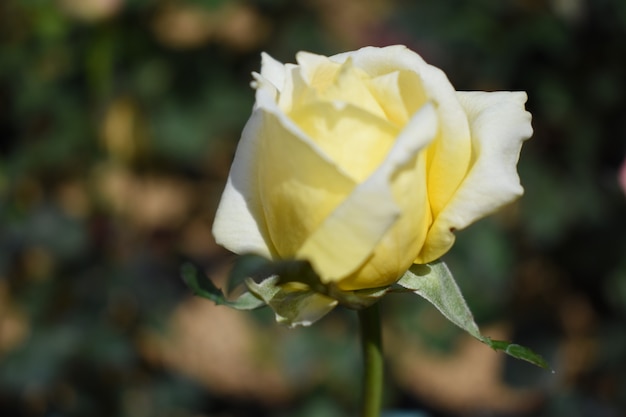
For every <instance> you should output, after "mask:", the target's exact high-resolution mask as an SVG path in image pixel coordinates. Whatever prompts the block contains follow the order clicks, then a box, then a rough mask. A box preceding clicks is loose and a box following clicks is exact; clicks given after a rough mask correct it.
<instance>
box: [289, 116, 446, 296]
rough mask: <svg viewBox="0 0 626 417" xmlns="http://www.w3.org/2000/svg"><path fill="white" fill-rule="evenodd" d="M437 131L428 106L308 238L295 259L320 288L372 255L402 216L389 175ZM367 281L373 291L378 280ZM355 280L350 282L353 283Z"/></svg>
mask: <svg viewBox="0 0 626 417" xmlns="http://www.w3.org/2000/svg"><path fill="white" fill-rule="evenodd" d="M436 131H437V118H436V116H435V111H434V109H433V106H432V105H426V106H424V108H423V109H422V110H421V111H420V112H418V113H417V114H416V115H415V116H414V117H413V118H412V120H411V122H410V123H409V124H408V125H407V127H406V128H405V130H404V131H403V132H402V133H401V134H400V136H399V137H398V139H397V140H396V142H395V144H394V146H393V148H392V149H391V151H390V152H389V154H388V155H387V158H386V159H385V161H384V162H383V163H382V164H381V165H380V167H379V168H378V170H376V172H374V173H373V174H372V175H371V176H370V177H369V178H368V179H367V180H366V181H365V182H363V183H361V184H360V185H359V186H358V187H357V188H356V189H355V190H354V192H353V193H352V194H351V195H350V196H348V197H347V198H346V200H345V201H343V202H342V203H341V205H340V206H339V207H337V209H336V210H335V211H334V212H333V213H332V214H331V215H329V216H328V217H327V218H326V220H325V221H324V222H323V223H322V224H321V226H320V227H319V228H318V229H317V230H315V232H314V233H313V234H311V235H310V236H309V237H308V239H307V240H306V242H305V243H304V245H303V246H302V248H301V249H300V250H299V251H298V255H297V256H298V258H301V259H307V260H309V261H310V262H311V264H312V265H313V268H314V269H315V270H316V271H317V273H318V274H319V275H320V277H321V279H322V281H323V282H324V283H329V282H339V281H341V280H342V279H344V278H346V277H347V276H348V275H350V274H351V273H352V272H354V271H355V270H356V269H357V268H359V267H360V266H361V265H362V264H363V263H364V262H365V261H366V260H367V259H368V258H369V257H370V256H371V255H372V253H373V251H374V250H375V248H376V246H377V244H378V243H379V242H380V240H381V239H382V238H383V237H384V236H385V234H386V233H387V232H388V231H389V230H390V228H391V227H392V226H393V224H394V223H395V222H396V220H397V219H398V218H399V216H400V215H401V214H402V212H401V209H400V207H399V206H398V205H397V204H396V202H395V198H394V197H395V196H394V190H393V189H392V185H391V179H392V176H393V175H395V174H396V173H397V172H398V171H399V170H400V169H401V168H402V167H403V166H404V165H405V164H407V163H409V162H410V161H412V160H414V158H415V157H416V155H417V154H418V153H419V152H420V150H422V149H424V148H425V147H426V146H427V145H428V143H429V142H430V141H431V140H432V138H433V137H434V135H435V132H436ZM415 192H419V190H415ZM418 215H419V214H418ZM407 267H408V265H407ZM402 272H403V271H402ZM400 273H401V272H400ZM368 278H369V281H368V283H367V285H366V286H365V287H361V288H367V287H375V286H377V284H378V282H379V281H377V279H372V278H373V277H368ZM396 278H397V276H392V277H389V276H384V277H380V278H378V279H379V280H390V279H391V280H392V281H393V279H396ZM356 280H357V279H356V278H354V277H353V279H352V281H354V282H356ZM342 288H344V287H343V286H342ZM344 289H349V288H344Z"/></svg>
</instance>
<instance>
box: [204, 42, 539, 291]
mask: <svg viewBox="0 0 626 417" xmlns="http://www.w3.org/2000/svg"><path fill="white" fill-rule="evenodd" d="M296 61H297V64H282V63H280V62H278V61H276V60H275V59H273V58H272V57H270V56H269V55H267V54H263V56H262V67H261V72H260V74H254V78H255V81H254V83H253V85H254V87H255V88H256V103H255V105H254V109H253V111H252V115H251V117H250V119H249V121H248V123H247V124H246V127H245V129H244V131H243V134H242V138H241V141H240V143H239V146H238V148H237V151H236V155H235V159H234V162H233V165H232V168H231V171H230V174H229V177H228V182H227V185H226V188H225V190H224V193H223V195H222V199H221V202H220V204H219V207H218V210H217V214H216V218H215V223H214V228H213V232H214V235H215V238H216V240H217V242H218V243H219V244H221V245H223V246H224V247H225V248H227V249H229V250H231V251H233V252H235V253H238V254H246V253H253V254H258V255H262V256H264V257H266V258H268V259H274V260H282V259H296V260H304V261H307V262H309V263H310V265H311V266H312V268H313V270H314V271H315V273H316V274H317V275H318V276H319V279H320V281H321V283H323V284H324V285H327V286H331V287H334V288H337V289H338V290H340V291H354V290H363V289H371V288H378V287H384V286H389V285H392V284H394V283H395V282H396V281H397V280H398V279H399V278H400V277H401V276H402V275H403V274H404V273H405V272H406V271H407V270H408V269H409V268H410V267H411V266H412V265H413V264H415V263H417V264H427V263H429V262H432V261H435V260H437V259H439V258H440V257H441V256H442V255H444V254H445V253H446V252H447V251H448V250H449V249H450V247H451V246H452V245H453V243H454V239H455V237H454V231H455V230H460V229H463V228H465V227H466V226H468V225H469V224H471V223H473V222H474V221H476V220H478V219H480V218H482V217H484V216H485V215H487V214H490V213H492V212H493V211H495V210H497V209H498V208H500V207H501V206H503V205H505V204H507V203H509V202H511V201H512V200H514V199H515V198H517V197H518V196H520V195H521V194H522V192H523V189H522V187H521V185H520V181H519V177H518V174H517V169H516V165H517V161H518V158H519V153H520V149H521V146H522V142H523V141H524V140H525V139H527V138H528V137H530V135H531V134H532V128H531V124H530V121H531V116H530V113H528V112H527V111H525V109H524V104H525V102H526V94H525V93H523V92H461V91H455V89H454V87H453V86H452V85H451V84H450V82H449V80H448V78H447V77H446V75H445V74H444V73H443V72H442V71H441V70H440V69H438V68H436V67H434V66H432V65H429V64H427V63H426V62H425V61H424V60H423V59H422V58H421V57H420V56H419V55H417V54H416V53H415V52H412V51H411V50H409V49H407V48H406V47H404V46H399V45H397V46H389V47H384V48H375V47H366V48H363V49H360V50H357V51H353V52H347V53H342V54H339V55H334V56H331V57H325V56H321V55H315V54H312V53H307V52H300V53H298V54H297V56H296Z"/></svg>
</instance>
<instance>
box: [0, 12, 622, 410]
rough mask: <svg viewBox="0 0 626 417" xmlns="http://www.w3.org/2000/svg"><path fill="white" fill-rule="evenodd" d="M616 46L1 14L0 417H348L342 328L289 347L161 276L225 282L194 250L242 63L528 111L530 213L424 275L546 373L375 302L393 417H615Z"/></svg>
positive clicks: (218, 182) (283, 20) (487, 33)
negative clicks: (348, 60)
mask: <svg viewBox="0 0 626 417" xmlns="http://www.w3.org/2000/svg"><path fill="white" fill-rule="evenodd" d="M625 40H626V2H624V1H620V0H593V1H584V0H551V1H550V0H502V1H487V0H478V1H472V2H468V1H460V0H445V1H444V0H439V1H431V2H427V1H400V0H395V1H394V0H387V1H384V0H377V1H363V2H359V1H356V0H342V1H335V0H309V1H288V0H250V1H219V0H213V1H210V0H180V1H174V0H172V1H166V0H155V1H148V0H128V1H124V0H59V1H50V0H3V1H2V2H1V3H0V48H1V49H0V138H1V139H0V414H1V415H3V416H55V417H56V416H96V417H97V416H129V417H142V416H168V417H169V416H176V417H178V416H180V417H186V416H189V417H191V416H224V417H226V416H330V417H333V416H344V415H355V410H356V408H357V403H358V397H359V381H360V372H361V363H360V352H359V347H358V343H357V336H358V335H357V329H356V322H355V317H354V313H353V312H351V311H346V310H341V309H339V310H337V311H335V312H333V313H332V314H331V315H329V316H328V317H326V318H324V319H323V320H321V321H320V322H319V323H317V324H316V325H315V326H313V327H311V328H307V329H297V330H289V329H286V328H283V327H280V326H278V325H276V324H275V323H274V321H273V317H272V314H271V312H269V311H267V310H262V311H260V312H254V313H244V312H236V311H232V310H229V309H228V308H226V307H216V306H214V305H213V303H211V302H209V301H207V300H203V299H197V298H193V297H191V295H190V292H189V290H188V289H187V288H186V287H185V286H184V284H183V283H182V281H181V280H180V278H179V274H178V270H179V267H180V265H181V262H182V261H183V260H184V259H193V260H195V261H196V262H198V263H199V264H201V265H203V266H205V267H206V271H207V273H208V274H209V275H210V276H211V277H213V278H214V279H215V281H216V282H217V283H218V285H223V281H224V277H225V274H226V272H227V270H228V269H229V268H230V265H231V264H232V260H233V257H232V255H229V254H228V253H227V252H226V251H224V250H223V249H220V248H218V247H217V246H216V245H215V243H214V242H213V238H212V236H211V234H210V228H211V223H212V216H213V213H214V210H215V207H216V204H217V199H218V198H219V195H220V193H221V191H222V188H223V184H224V181H225V178H226V175H227V173H228V168H229V165H230V161H231V159H232V155H233V152H234V147H235V145H236V143H237V140H238V138H239V134H240V132H241V130H242V127H243V125H244V123H245V121H246V119H247V117H248V116H249V114H250V108H251V106H252V103H253V98H254V97H253V91H252V90H251V89H250V87H249V82H250V80H251V76H250V72H251V71H255V70H258V68H259V65H260V52H261V51H267V52H269V53H270V54H272V55H273V56H274V57H276V58H277V59H279V60H281V61H283V62H293V60H294V58H293V57H294V54H295V53H296V52H297V51H298V50H309V51H312V52H317V53H322V54H332V53H337V52H343V51H346V50H352V49H356V48H359V47H361V46H366V45H377V46H383V45H389V44H395V43H403V44H406V45H407V46H409V47H410V48H411V49H413V50H415V51H416V52H418V53H420V54H421V55H422V56H423V57H424V58H425V59H426V60H427V61H428V62H430V63H432V64H434V65H436V66H438V67H440V68H442V69H443V70H444V71H445V72H446V73H447V74H448V76H449V78H450V80H451V81H452V83H453V85H455V87H456V88H457V89H459V90H525V91H527V92H528V96H529V101H528V105H527V106H528V109H529V110H530V111H531V112H532V114H533V126H534V129H535V134H534V136H533V138H532V139H531V140H530V141H529V142H527V143H526V144H525V146H524V148H523V151H522V156H521V160H520V164H519V171H520V175H521V178H522V183H523V185H524V186H525V189H526V194H525V196H524V197H523V198H522V199H521V200H519V201H518V202H516V203H514V204H513V205H511V206H509V207H507V208H506V209H504V210H502V211H501V212H500V213H499V214H497V215H495V216H492V217H490V218H488V219H485V220H483V221H480V222H479V223H477V224H475V225H473V226H472V227H470V228H469V229H468V230H466V231H462V232H460V233H458V243H457V245H455V247H454V248H453V249H452V251H451V252H450V253H449V254H448V255H446V258H445V259H446V261H447V262H448V264H449V266H450V267H451V269H452V271H453V272H454V274H455V276H456V277H457V279H458V280H459V284H460V285H461V287H462V288H463V291H464V293H465V295H466V298H467V301H468V303H469V305H470V306H471V307H472V310H473V311H474V314H475V316H476V319H477V321H478V323H479V324H480V325H481V328H482V330H483V332H484V334H486V335H488V336H492V337H494V338H500V339H512V340H514V341H515V342H517V343H520V344H523V345H526V346H529V347H531V348H533V349H534V350H536V351H537V352H539V353H541V354H543V355H544V356H545V357H546V359H548V361H549V362H550V363H551V365H552V367H553V368H554V369H555V370H556V373H555V374H551V373H549V372H546V371H543V370H540V369H539V368H535V367H533V366H532V365H529V364H526V363H524V362H520V361H515V360H512V359H509V358H507V357H505V356H504V355H502V354H498V353H494V352H493V351H491V350H490V349H489V348H487V347H485V346H483V345H481V344H480V343H478V342H476V341H474V340H472V339H469V338H468V337H467V336H466V335H464V334H462V332H461V331H459V330H458V329H456V328H455V327H454V326H453V325H452V324H450V323H448V322H447V321H446V320H445V319H443V318H442V317H441V316H440V315H439V313H438V312H437V311H436V310H435V309H434V308H432V307H431V306H429V305H427V303H426V302H424V301H422V300H421V299H418V298H417V297H415V296H411V297H410V296H404V295H392V296H388V297H386V299H385V300H384V302H383V310H384V320H385V323H384V325H385V343H386V346H385V347H386V353H387V361H388V366H387V373H388V375H387V379H386V381H387V385H386V386H387V390H386V408H387V409H388V410H395V412H396V413H395V414H392V413H391V412H390V413H389V414H388V415H389V416H392V415H395V416H430V417H436V416H545V417H560V416H563V417H576V416H593V417H596V416H599V417H604V416H606V417H612V416H615V417H618V416H623V415H624V412H625V411H624V410H626V326H625V325H626V256H625V255H626V197H625V192H626V190H625V189H624V188H626V184H625V185H623V187H624V188H620V184H619V181H618V172H619V167H620V166H621V164H622V163H623V161H624V158H625V156H626V110H625V108H626V106H625V104H626V102H625V100H624V93H625V92H626V85H625V84H626V46H625V43H624V42H625ZM625 182H626V181H625ZM402 413H404V414H402Z"/></svg>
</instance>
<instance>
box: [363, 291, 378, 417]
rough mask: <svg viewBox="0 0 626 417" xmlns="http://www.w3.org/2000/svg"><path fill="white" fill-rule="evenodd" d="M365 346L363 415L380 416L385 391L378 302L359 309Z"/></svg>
mask: <svg viewBox="0 0 626 417" xmlns="http://www.w3.org/2000/svg"><path fill="white" fill-rule="evenodd" d="M359 324H360V328H361V344H362V346H363V363H364V366H365V375H364V378H363V417H379V416H380V409H381V404H382V391H383V345H382V337H381V332H380V310H379V306H378V303H374V304H373V305H371V306H369V307H367V308H364V309H362V310H359Z"/></svg>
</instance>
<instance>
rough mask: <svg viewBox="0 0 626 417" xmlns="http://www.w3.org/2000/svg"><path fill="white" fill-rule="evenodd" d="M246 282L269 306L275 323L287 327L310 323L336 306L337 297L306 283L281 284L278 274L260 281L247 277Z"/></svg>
mask: <svg viewBox="0 0 626 417" xmlns="http://www.w3.org/2000/svg"><path fill="white" fill-rule="evenodd" d="M246 285H247V286H248V288H249V289H250V291H251V292H252V293H254V294H255V295H256V296H257V297H259V298H261V299H262V300H263V301H264V302H265V303H267V305H268V306H270V307H271V308H272V310H273V311H274V313H275V314H276V321H277V322H278V323H282V324H286V325H288V326H289V327H295V326H310V325H311V324H313V323H315V322H316V321H317V320H319V319H320V318H322V317H323V316H325V315H326V314H328V313H329V312H330V311H331V310H332V309H333V308H335V306H336V305H337V300H335V299H332V298H330V297H327V296H325V295H323V294H320V293H319V292H317V291H314V290H312V289H311V288H310V287H309V286H308V285H306V284H302V283H295V282H293V283H287V284H281V283H280V278H279V277H278V276H272V277H269V278H267V279H265V280H263V281H261V282H259V283H257V282H255V281H253V280H252V279H248V280H246Z"/></svg>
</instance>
